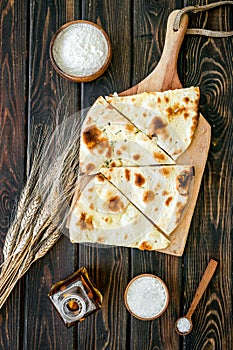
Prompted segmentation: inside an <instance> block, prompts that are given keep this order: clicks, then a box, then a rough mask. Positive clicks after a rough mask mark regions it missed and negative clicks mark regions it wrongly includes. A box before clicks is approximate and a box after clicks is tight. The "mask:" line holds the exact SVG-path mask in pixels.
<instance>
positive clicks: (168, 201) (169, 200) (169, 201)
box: [165, 196, 173, 207]
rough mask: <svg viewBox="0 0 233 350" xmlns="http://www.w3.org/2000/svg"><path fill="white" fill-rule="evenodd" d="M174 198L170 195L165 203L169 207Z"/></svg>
mask: <svg viewBox="0 0 233 350" xmlns="http://www.w3.org/2000/svg"><path fill="white" fill-rule="evenodd" d="M172 199H173V198H172V196H170V197H168V198H167V199H166V201H165V204H166V206H167V207H168V206H169V205H170V203H171V201H172Z"/></svg>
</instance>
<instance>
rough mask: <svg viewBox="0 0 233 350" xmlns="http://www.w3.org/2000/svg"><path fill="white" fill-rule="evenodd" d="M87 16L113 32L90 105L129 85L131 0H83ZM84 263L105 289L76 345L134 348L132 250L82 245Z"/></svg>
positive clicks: (89, 88)
mask: <svg viewBox="0 0 233 350" xmlns="http://www.w3.org/2000/svg"><path fill="white" fill-rule="evenodd" d="M82 18H83V19H87V20H90V21H93V22H96V23H98V24H100V25H101V26H102V27H103V28H104V29H105V30H106V32H107V33H108V34H109V36H110V39H111V41H112V45H113V58H112V62H111V64H110V66H109V68H108V70H107V71H106V73H105V74H104V75H103V76H102V77H100V78H99V79H98V80H97V81H94V82H93V83H88V84H83V85H82V107H83V108H85V107H87V106H90V105H91V104H92V103H93V102H94V100H95V99H96V98H97V97H98V96H99V95H107V94H109V93H112V92H114V91H122V90H123V89H125V88H126V87H128V86H129V84H130V73H131V36H130V31H131V22H130V21H131V9H130V1H129V0H128V1H127V0H124V1H123V0H118V1H116V0H114V1H107V0H104V1H100V0H95V1H89V2H83V9H82ZM110 234H111V232H110ZM79 265H80V266H82V265H84V266H86V267H87V268H88V271H89V273H90V275H91V276H92V277H93V279H94V281H95V283H96V285H97V286H98V288H99V289H100V290H101V291H102V293H103V308H102V310H101V311H100V312H98V313H97V314H96V315H95V316H94V315H93V316H91V317H90V318H89V319H87V320H85V321H84V322H82V323H81V324H80V325H79V327H78V329H77V344H76V348H77V349H96V350H97V349H114V350H117V349H119V350H122V349H130V346H129V345H128V344H127V331H128V314H127V312H126V309H125V306H124V302H123V292H124V288H125V286H126V284H127V280H128V275H129V267H130V265H129V250H128V249H127V248H120V247H118V248H117V247H116V248H110V247H108V248H96V247H88V246H85V245H80V246H79Z"/></svg>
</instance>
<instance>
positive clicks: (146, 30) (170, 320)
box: [131, 1, 182, 350]
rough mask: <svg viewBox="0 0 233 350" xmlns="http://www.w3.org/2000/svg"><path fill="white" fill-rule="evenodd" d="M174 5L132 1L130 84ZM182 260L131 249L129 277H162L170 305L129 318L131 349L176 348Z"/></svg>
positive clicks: (147, 68)
mask: <svg viewBox="0 0 233 350" xmlns="http://www.w3.org/2000/svg"><path fill="white" fill-rule="evenodd" d="M176 7H177V8H179V7H181V6H180V2H175V1H172V2H171V1H162V2H148V3H147V2H145V1H134V22H133V30H134V41H133V42H134V46H133V56H134V61H133V85H135V84H137V83H138V82H139V81H141V80H142V79H144V78H145V77H146V76H147V75H148V74H149V73H150V72H151V71H152V70H153V69H154V68H155V66H156V65H157V63H158V61H159V59H160V56H161V53H162V50H163V46H164V40H165V33H166V26H167V18H168V15H169V14H170V12H171V11H173V10H174V9H175V8H176ZM181 264H182V259H181V258H177V257H172V256H166V255H165V254H162V253H158V252H140V251H136V250H133V251H132V254H131V266H132V270H131V277H134V276H136V275H139V274H141V273H152V274H155V275H157V276H159V277H160V278H162V279H163V280H164V282H165V283H166V284H167V287H168V290H169V293H170V302H169V306H168V308H167V310H166V312H165V313H164V314H163V315H162V316H161V317H160V318H159V319H156V320H154V321H148V322H142V321H138V320H137V319H135V318H133V317H132V318H131V344H132V348H133V349H145V350H147V349H154V348H156V349H157V348H158V349H165V348H166V350H169V349H171V350H174V349H179V346H180V340H179V336H178V335H177V334H176V333H175V331H174V324H175V320H176V315H177V314H178V313H179V311H180V290H181V286H182V269H181ZM142 334H143V336H142Z"/></svg>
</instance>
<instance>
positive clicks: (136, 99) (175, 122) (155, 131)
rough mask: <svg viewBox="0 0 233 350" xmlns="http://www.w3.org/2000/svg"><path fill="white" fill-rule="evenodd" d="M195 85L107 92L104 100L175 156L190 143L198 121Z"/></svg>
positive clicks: (198, 93)
mask: <svg viewBox="0 0 233 350" xmlns="http://www.w3.org/2000/svg"><path fill="white" fill-rule="evenodd" d="M199 98H200V91H199V88H198V87H190V88H184V89H176V90H168V91H164V92H143V93H141V94H138V95H132V96H111V97H110V96H108V97H106V100H107V101H108V102H109V103H110V104H111V106H113V107H114V108H116V109H117V110H118V111H119V112H120V113H122V114H123V115H124V116H125V117H126V118H127V119H128V120H129V121H131V122H132V123H133V124H134V125H135V126H136V127H137V128H139V130H141V131H143V132H144V133H146V134H147V135H149V136H150V137H156V138H157V140H158V145H159V146H160V147H162V148H163V149H164V150H165V151H166V152H167V153H168V154H169V155H170V156H171V157H172V158H173V159H175V160H176V159H177V158H178V157H179V156H180V155H181V154H182V153H183V152H184V151H185V150H186V149H187V148H188V146H189V145H190V143H191V141H192V138H193V135H194V132H195V130H196V127H197V123H198V118H199V114H198V104H199Z"/></svg>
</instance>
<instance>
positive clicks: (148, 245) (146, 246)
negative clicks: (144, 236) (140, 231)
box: [138, 241, 153, 250]
mask: <svg viewBox="0 0 233 350" xmlns="http://www.w3.org/2000/svg"><path fill="white" fill-rule="evenodd" d="M138 248H139V249H140V250H153V246H152V244H151V243H150V242H147V241H144V242H142V243H140V245H139V246H138Z"/></svg>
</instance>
